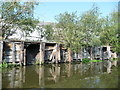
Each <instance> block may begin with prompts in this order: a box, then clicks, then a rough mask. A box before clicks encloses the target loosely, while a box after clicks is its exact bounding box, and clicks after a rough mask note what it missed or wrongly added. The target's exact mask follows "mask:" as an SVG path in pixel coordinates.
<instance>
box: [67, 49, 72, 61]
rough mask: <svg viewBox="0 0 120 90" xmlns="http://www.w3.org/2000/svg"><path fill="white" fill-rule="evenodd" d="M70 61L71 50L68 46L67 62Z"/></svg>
mask: <svg viewBox="0 0 120 90" xmlns="http://www.w3.org/2000/svg"><path fill="white" fill-rule="evenodd" d="M71 61H72V51H71V48H68V62H71Z"/></svg>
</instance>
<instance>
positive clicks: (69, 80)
mask: <svg viewBox="0 0 120 90" xmlns="http://www.w3.org/2000/svg"><path fill="white" fill-rule="evenodd" d="M0 72H2V74H0V78H1V77H2V80H1V82H2V84H1V86H0V87H1V88H118V67H117V66H116V65H113V64H112V63H111V62H109V61H106V62H98V63H89V64H83V63H79V64H46V65H31V66H23V67H22V66H21V67H15V68H8V69H4V70H0Z"/></svg>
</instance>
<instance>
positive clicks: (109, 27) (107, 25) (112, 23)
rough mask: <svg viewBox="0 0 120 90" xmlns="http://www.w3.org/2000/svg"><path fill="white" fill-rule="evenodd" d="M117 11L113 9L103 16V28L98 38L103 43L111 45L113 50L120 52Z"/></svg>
mask: <svg viewBox="0 0 120 90" xmlns="http://www.w3.org/2000/svg"><path fill="white" fill-rule="evenodd" d="M118 34H119V32H118V12H117V11H113V12H111V13H110V14H109V16H106V18H104V23H103V30H102V32H101V34H100V40H101V42H102V44H103V45H110V46H113V47H114V49H113V51H116V52H120V45H119V44H118V40H119V39H118V38H119V35H118Z"/></svg>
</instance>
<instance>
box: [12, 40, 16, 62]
mask: <svg viewBox="0 0 120 90" xmlns="http://www.w3.org/2000/svg"><path fill="white" fill-rule="evenodd" d="M12 63H13V64H15V43H14V42H13V43H12Z"/></svg>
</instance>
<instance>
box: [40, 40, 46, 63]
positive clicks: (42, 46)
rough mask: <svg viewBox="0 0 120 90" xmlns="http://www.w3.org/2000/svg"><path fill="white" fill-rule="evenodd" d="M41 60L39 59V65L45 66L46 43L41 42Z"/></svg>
mask: <svg viewBox="0 0 120 90" xmlns="http://www.w3.org/2000/svg"><path fill="white" fill-rule="evenodd" d="M39 52H40V59H39V64H43V63H44V54H45V43H44V42H41V43H40V49H39Z"/></svg>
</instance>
